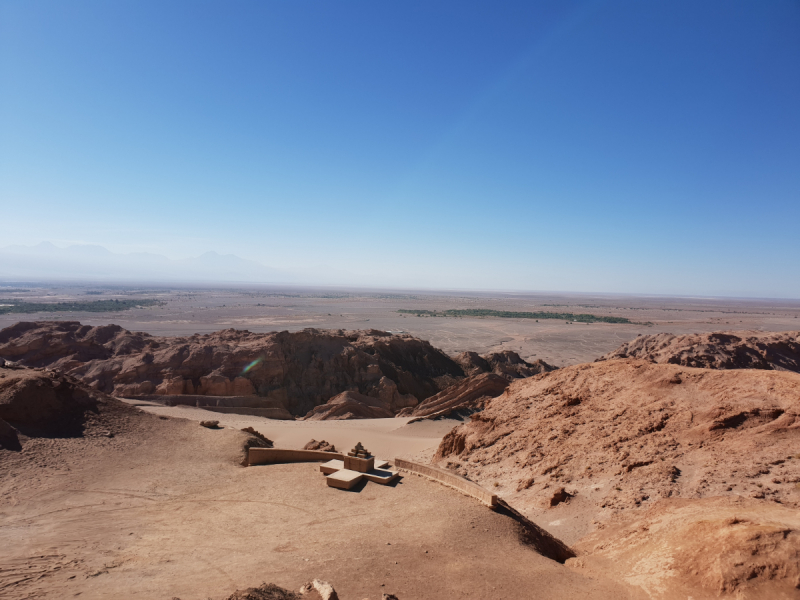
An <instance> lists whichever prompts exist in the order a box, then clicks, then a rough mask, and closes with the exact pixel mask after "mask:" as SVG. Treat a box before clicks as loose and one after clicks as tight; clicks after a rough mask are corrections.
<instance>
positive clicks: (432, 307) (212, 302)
mask: <svg viewBox="0 0 800 600" xmlns="http://www.w3.org/2000/svg"><path fill="white" fill-rule="evenodd" d="M5 289H7V290H14V291H9V292H4V291H3V288H0V303H1V302H2V299H3V298H13V299H17V300H24V301H28V302H32V303H49V302H67V301H84V302H86V301H93V300H100V299H117V300H136V299H157V300H161V301H163V302H164V305H162V306H149V307H146V308H139V309H136V308H134V309H131V310H126V311H121V312H105V313H96V312H81V311H80V310H76V311H71V312H58V313H31V314H28V315H20V314H14V313H12V314H0V328H3V327H7V326H8V325H12V324H13V323H16V322H17V321H20V320H29V321H41V320H51V319H59V320H71V321H80V322H81V323H83V324H87V325H105V324H108V323H115V324H117V325H121V326H122V327H124V328H125V329H129V330H131V331H145V332H147V333H150V334H152V335H164V336H179V335H191V334H193V333H211V332H213V331H219V330H221V329H228V328H234V329H247V330H249V331H252V332H255V333H263V332H269V331H284V330H286V331H299V330H302V329H305V328H309V327H314V328H319V329H346V330H350V329H381V330H384V331H391V332H406V333H409V334H411V335H413V336H416V337H419V338H421V339H424V340H428V341H429V342H430V343H431V344H433V345H434V346H436V347H437V348H440V349H442V350H444V351H445V352H446V353H448V354H457V353H459V352H465V351H472V352H478V353H479V354H483V353H487V352H501V351H503V350H513V351H514V352H517V353H518V354H519V355H520V356H521V357H522V358H525V359H526V360H528V359H537V358H538V359H542V360H544V361H546V362H548V363H550V364H552V365H555V366H557V367H564V366H568V365H574V364H578V363H583V362H590V361H593V360H594V359H596V358H597V357H599V356H602V355H603V354H606V353H607V352H611V351H612V350H614V349H615V348H617V347H618V346H619V345H620V344H622V343H623V342H627V341H629V340H631V339H633V338H635V337H636V336H637V335H639V334H642V335H646V334H654V333H662V332H668V333H674V334H684V333H701V332H712V331H721V330H756V331H785V330H796V329H800V320H798V317H800V301H797V300H749V299H729V298H724V299H721V298H677V297H652V296H644V297H631V296H614V295H589V294H563V295H557V294H522V293H518V294H517V293H505V294H498V293H494V294H490V293H466V292H465V293H442V292H438V293H437V292H430V291H426V292H423V291H417V292H415V291H408V292H396V291H385V290H384V291H381V290H376V291H363V290H359V291H353V290H340V289H336V288H325V289H309V288H253V287H251V288H238V289H236V288H220V289H188V288H187V289H182V288H177V289H161V288H132V287H115V288H104V287H99V286H80V287H48V286H32V285H28V284H15V285H13V286H6V288H5ZM17 290H19V291H17ZM92 292H100V294H95V293H92ZM476 308H477V309H480V308H486V309H493V310H497V311H524V312H533V311H545V312H555V313H576V314H581V313H588V314H596V315H603V316H612V317H622V318H626V319H628V320H629V321H631V322H632V323H633V324H610V323H589V324H586V323H574V324H567V322H566V321H565V320H561V319H547V320H544V319H540V320H538V322H537V321H536V320H535V319H513V318H488V317H487V318H477V317H476V318H470V317H458V318H453V317H429V316H423V317H417V316H414V315H412V314H402V313H398V312H397V311H398V310H417V309H421V310H427V311H445V310H450V309H457V310H458V309H462V310H463V309H476Z"/></svg>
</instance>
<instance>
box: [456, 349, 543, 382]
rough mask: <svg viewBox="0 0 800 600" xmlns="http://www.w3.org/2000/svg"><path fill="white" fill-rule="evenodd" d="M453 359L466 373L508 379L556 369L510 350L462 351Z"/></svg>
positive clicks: (541, 361)
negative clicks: (487, 352) (485, 352)
mask: <svg viewBox="0 0 800 600" xmlns="http://www.w3.org/2000/svg"><path fill="white" fill-rule="evenodd" d="M455 361H456V362H457V363H458V364H459V365H461V367H462V368H463V369H464V373H466V374H467V375H478V374H480V373H494V374H495V375H499V376H500V377H504V378H505V379H507V380H508V381H513V380H515V379H523V378H525V377H533V376H534V375H538V374H539V373H548V372H550V371H555V370H556V367H554V366H552V365H549V364H547V363H546V362H544V361H543V360H541V359H537V360H535V361H533V362H532V363H529V362H527V361H525V360H523V359H522V358H521V357H520V355H519V354H517V353H516V352H512V351H511V350H504V351H503V352H492V353H490V354H483V355H479V354H478V353H477V352H462V353H461V354H459V355H458V356H456V357H455Z"/></svg>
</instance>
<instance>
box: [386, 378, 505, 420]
mask: <svg viewBox="0 0 800 600" xmlns="http://www.w3.org/2000/svg"><path fill="white" fill-rule="evenodd" d="M507 387H508V380H507V379H505V378H503V377H500V376H499V375H495V374H494V373H482V374H480V375H473V376H471V377H467V378H466V379H463V380H461V381H459V382H458V383H456V384H453V385H451V386H450V387H448V388H447V389H445V390H442V391H441V392H439V393H438V394H436V395H434V396H431V397H430V398H428V399H427V400H425V401H424V402H422V403H421V404H420V405H419V406H417V407H416V408H407V409H405V410H403V411H401V412H400V413H399V414H398V416H411V417H445V416H448V415H451V414H452V413H454V412H458V411H476V410H480V409H482V408H483V406H484V404H485V403H486V402H487V401H488V400H490V399H491V398H495V397H497V396H499V395H500V394H502V393H503V392H504V391H505V389H506V388H507Z"/></svg>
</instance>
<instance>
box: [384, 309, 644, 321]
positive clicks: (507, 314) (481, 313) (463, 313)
mask: <svg viewBox="0 0 800 600" xmlns="http://www.w3.org/2000/svg"><path fill="white" fill-rule="evenodd" d="M397 312H399V313H405V314H409V315H417V316H419V317H422V316H425V317H500V318H501V319H558V320H560V321H574V322H576V323H632V321H631V320H630V319H626V318H625V317H601V316H598V315H588V314H579V315H576V314H573V313H556V312H516V311H508V310H489V309H488V308H467V309H463V310H459V309H454V308H453V309H450V310H442V311H435V310H406V309H400V310H398V311H397Z"/></svg>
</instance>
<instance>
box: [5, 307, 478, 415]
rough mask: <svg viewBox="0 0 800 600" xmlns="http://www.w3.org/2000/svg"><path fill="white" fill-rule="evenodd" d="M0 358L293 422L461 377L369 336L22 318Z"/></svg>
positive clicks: (382, 336)
mask: <svg viewBox="0 0 800 600" xmlns="http://www.w3.org/2000/svg"><path fill="white" fill-rule="evenodd" d="M0 356H2V357H4V358H5V359H8V360H13V361H19V362H21V363H22V364H24V365H27V366H35V367H44V366H46V367H50V368H53V369H57V370H59V371H62V372H65V373H68V374H71V375H74V376H75V377H77V378H79V379H80V380H81V381H83V382H84V383H86V384H88V385H91V386H92V387H93V388H95V389H97V390H99V391H103V392H106V393H108V394H115V395H120V396H131V397H140V396H143V395H155V396H170V397H176V396H180V395H199V396H226V397H242V396H245V397H246V396H249V395H252V396H253V397H256V396H258V397H260V398H265V399H269V400H270V401H274V404H272V407H274V406H276V405H277V406H280V407H281V408H283V409H285V410H287V411H289V413H291V414H292V415H296V416H302V415H305V414H306V413H308V412H309V411H310V410H312V409H313V408H314V407H316V406H319V405H321V404H324V403H325V402H327V401H328V400H329V399H331V398H333V397H335V396H336V395H338V394H341V393H342V392H344V391H352V392H355V393H357V394H361V395H364V396H370V397H372V398H376V399H379V400H380V406H384V405H385V406H386V410H388V411H389V412H390V415H389V416H393V415H394V413H395V412H397V411H398V410H401V409H402V408H407V407H411V406H416V404H417V403H418V402H419V401H420V400H424V399H426V398H428V397H430V396H432V395H434V394H436V393H437V392H439V391H440V390H441V389H443V388H444V387H446V386H447V385H448V384H449V383H452V381H454V380H457V379H459V378H461V377H463V376H464V372H463V369H462V368H461V366H460V365H459V364H458V363H456V362H455V361H453V360H452V359H451V358H449V357H448V356H447V355H445V354H444V353H443V352H441V351H440V350H437V349H436V348H434V347H433V346H431V345H430V344H429V343H428V342H425V341H423V340H420V339H417V338H414V337H412V336H409V335H391V334H389V333H386V332H381V331H376V330H369V331H344V330H335V331H324V330H317V329H306V330H303V331H299V332H295V333H290V332H287V331H283V332H278V333H266V334H256V333H251V332H248V331H237V330H233V329H229V330H225V331H219V332H216V333H213V334H208V335H197V334H196V335H192V336H189V337H175V338H169V337H155V336H151V335H149V334H146V333H135V332H131V331H127V330H125V329H123V328H121V327H119V326H116V325H106V326H99V327H90V326H87V325H81V324H80V323H78V322H32V323H28V322H21V323H17V324H16V325H13V326H11V327H7V328H6V329H3V330H2V331H0ZM219 408H222V409H224V408H226V407H219Z"/></svg>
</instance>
